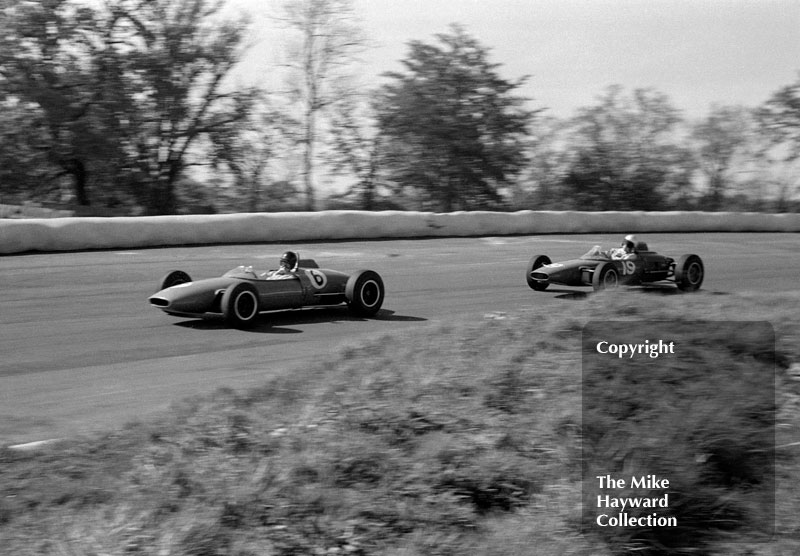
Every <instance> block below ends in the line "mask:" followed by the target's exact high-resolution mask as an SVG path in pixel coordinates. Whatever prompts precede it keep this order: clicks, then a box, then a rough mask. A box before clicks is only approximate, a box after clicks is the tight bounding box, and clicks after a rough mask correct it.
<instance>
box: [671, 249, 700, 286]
mask: <svg viewBox="0 0 800 556" xmlns="http://www.w3.org/2000/svg"><path fill="white" fill-rule="evenodd" d="M704 276H705V268H703V261H702V260H701V259H700V257H698V256H697V255H683V256H682V257H681V258H680V259H678V262H677V263H676V264H675V283H676V284H677V285H678V288H680V289H681V290H683V291H685V292H693V291H697V290H699V289H700V286H701V285H702V284H703V277H704Z"/></svg>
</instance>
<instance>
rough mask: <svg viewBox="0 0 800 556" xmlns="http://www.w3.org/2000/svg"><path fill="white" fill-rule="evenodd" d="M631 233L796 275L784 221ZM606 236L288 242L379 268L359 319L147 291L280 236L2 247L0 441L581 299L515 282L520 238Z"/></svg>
mask: <svg viewBox="0 0 800 556" xmlns="http://www.w3.org/2000/svg"><path fill="white" fill-rule="evenodd" d="M640 239H644V240H646V241H647V242H648V243H649V244H650V247H651V248H652V249H654V250H656V251H659V252H661V253H664V254H667V255H671V256H675V257H677V256H679V255H681V254H684V253H696V254H698V255H700V256H701V257H702V258H703V260H704V262H705V265H706V281H705V283H704V285H703V289H704V290H706V291H711V292H718V293H732V292H744V291H772V292H780V291H796V290H797V276H799V275H800V258H798V257H797V254H798V247H799V246H800V238H799V237H798V235H797V234H658V235H655V234H654V235H648V236H647V237H642V238H640ZM618 242H619V237H617V236H610V235H581V236H528V237H504V238H460V239H436V240H396V241H359V242H337V243H317V244H295V245H292V246H291V248H292V249H294V250H297V251H300V253H301V255H302V256H303V257H304V258H314V259H316V260H317V262H318V263H319V265H320V266H322V267H327V268H334V269H337V270H343V271H346V272H352V271H355V270H357V269H360V268H370V269H373V270H376V271H378V272H379V273H380V274H381V276H382V277H383V279H384V281H385V284H386V289H387V295H386V301H385V303H384V307H383V310H382V311H381V312H380V313H379V314H378V316H377V318H375V319H370V320H364V319H360V318H354V317H352V316H350V315H349V313H348V312H347V309H346V308H345V307H341V308H322V309H307V310H299V311H287V312H282V313H273V314H270V315H268V316H267V315H265V316H264V318H263V319H262V321H261V322H260V324H259V325H258V326H257V327H255V328H254V329H253V330H250V331H241V330H233V329H229V328H227V327H225V326H224V325H223V324H222V323H220V322H215V321H199V320H191V319H179V318H175V317H170V316H167V315H165V314H164V313H162V312H161V311H158V310H156V309H153V308H151V307H150V306H149V305H148V303H147V296H148V295H149V294H151V293H152V292H153V291H154V290H155V289H157V284H158V282H159V280H160V278H161V277H162V276H163V275H164V274H165V273H166V272H167V271H168V270H172V269H181V270H185V271H187V272H188V273H189V274H190V275H191V276H192V277H193V278H206V277H211V276H218V275H220V274H222V273H224V272H225V271H227V270H229V269H230V268H232V267H234V266H237V265H239V264H252V265H253V266H255V267H256V268H257V269H264V270H266V269H268V268H275V267H276V266H277V260H278V257H279V255H280V253H281V252H282V251H283V250H284V249H286V248H287V246H283V245H237V246H211V247H187V248H169V249H146V250H131V251H96V252H81V253H59V254H32V255H19V256H10V255H7V256H4V257H2V258H0V284H2V286H1V287H2V294H3V295H2V302H1V303H0V326H1V327H2V328H1V329H0V354H2V360H0V445H13V444H21V443H26V442H33V441H38V440H45V439H51V438H64V437H69V436H73V435H76V434H80V433H86V432H91V431H99V430H107V429H110V428H116V427H119V426H121V425H123V424H124V423H125V422H128V421H131V420H135V419H146V418H151V417H152V416H154V415H156V414H157V413H158V412H159V411H161V410H164V409H166V408H168V407H169V405H170V403H171V402H172V401H174V400H177V399H180V398H182V397H185V396H187V395H192V394H202V393H207V392H210V391H213V390H214V389H216V388H218V387H221V386H230V387H233V388H244V387H247V386H252V385H258V384H260V383H262V382H263V381H264V380H265V379H266V378H268V377H270V376H273V375H275V374H276V373H280V372H285V371H287V370H291V369H292V368H294V367H296V366H298V365H302V364H304V363H307V362H310V361H313V360H315V359H318V358H321V357H326V355H327V354H329V353H331V352H332V351H335V350H336V349H337V348H339V347H340V346H342V345H346V344H347V343H351V342H357V341H359V340H361V339H363V338H366V337H369V336H380V337H385V338H386V341H391V337H392V334H394V333H396V332H397V331H399V330H406V329H412V328H422V327H426V326H429V325H430V324H431V323H436V322H442V321H452V320H460V319H480V318H484V317H485V315H487V314H492V313H497V312H512V311H515V310H517V309H519V308H520V307H535V308H537V310H541V311H558V310H559V307H561V306H563V305H564V304H565V303H583V302H585V299H586V295H585V294H586V293H588V292H589V291H590V290H589V289H588V288H584V289H583V290H570V289H568V288H563V289H558V288H552V287H551V289H548V290H547V291H545V292H534V291H533V290H531V289H529V288H528V287H527V285H526V284H525V280H524V270H525V265H526V264H527V262H528V260H529V259H530V257H531V256H532V255H534V254H546V255H549V256H550V257H551V259H552V260H553V261H558V260H563V259H569V258H574V257H576V256H579V255H581V254H582V253H583V252H585V251H586V250H588V248H589V247H591V246H592V245H593V244H598V243H599V244H602V245H603V246H605V247H610V246H615V245H616V244H617V243H618ZM743 318H746V315H743Z"/></svg>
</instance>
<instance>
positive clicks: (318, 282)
mask: <svg viewBox="0 0 800 556" xmlns="http://www.w3.org/2000/svg"><path fill="white" fill-rule="evenodd" d="M306 274H307V275H308V277H309V278H311V282H312V283H313V284H314V287H316V288H317V289H322V288H324V287H325V284H327V283H328V279H327V277H326V276H325V275H324V274H323V273H322V272H319V271H317V270H307V271H306Z"/></svg>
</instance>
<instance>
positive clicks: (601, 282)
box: [592, 262, 619, 291]
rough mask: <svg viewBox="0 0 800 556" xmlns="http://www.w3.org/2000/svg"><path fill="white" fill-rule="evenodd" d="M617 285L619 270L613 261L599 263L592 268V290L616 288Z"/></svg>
mask: <svg viewBox="0 0 800 556" xmlns="http://www.w3.org/2000/svg"><path fill="white" fill-rule="evenodd" d="M617 286H619V271H618V270H617V267H616V266H614V263H609V262H606V263H600V264H599V265H597V267H596V268H595V269H594V275H593V276H592V287H593V288H594V291H600V290H605V289H608V288H616V287H617Z"/></svg>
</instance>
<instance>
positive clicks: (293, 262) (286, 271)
mask: <svg viewBox="0 0 800 556" xmlns="http://www.w3.org/2000/svg"><path fill="white" fill-rule="evenodd" d="M299 262H300V257H299V255H298V254H297V253H295V252H294V251H287V252H286V253H284V254H283V255H281V262H280V267H279V268H278V270H273V271H271V272H267V273H266V277H267V278H274V279H280V278H292V277H293V276H294V273H295V271H296V270H297V265H298V264H299Z"/></svg>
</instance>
